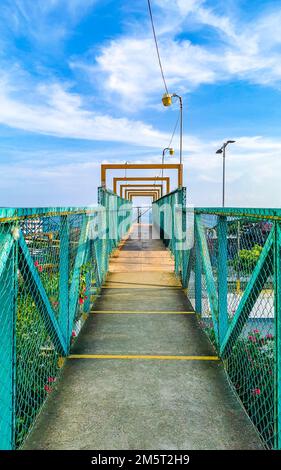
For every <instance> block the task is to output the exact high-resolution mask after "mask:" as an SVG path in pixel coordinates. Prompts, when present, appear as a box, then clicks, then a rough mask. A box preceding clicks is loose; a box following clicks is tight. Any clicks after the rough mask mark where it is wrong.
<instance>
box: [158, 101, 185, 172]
mask: <svg viewBox="0 0 281 470" xmlns="http://www.w3.org/2000/svg"><path fill="white" fill-rule="evenodd" d="M173 98H177V99H178V100H179V103H180V164H182V140H183V136H182V134H183V108H182V97H181V96H179V95H177V94H176V93H172V94H170V93H165V94H164V95H163V97H162V103H163V105H164V106H171V104H172V103H173Z"/></svg>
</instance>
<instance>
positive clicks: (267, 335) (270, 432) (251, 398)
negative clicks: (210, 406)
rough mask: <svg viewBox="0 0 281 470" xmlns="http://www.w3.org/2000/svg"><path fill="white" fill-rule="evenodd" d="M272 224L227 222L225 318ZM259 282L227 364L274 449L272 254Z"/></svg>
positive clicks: (236, 301) (237, 300)
mask: <svg viewBox="0 0 281 470" xmlns="http://www.w3.org/2000/svg"><path fill="white" fill-rule="evenodd" d="M272 226H273V223H272V221H270V220H268V219H266V220H262V221H256V220H254V219H251V218H243V219H240V218H235V219H233V218H228V239H227V242H228V243H227V244H228V278H227V281H228V293H227V305H228V318H229V323H231V321H232V319H233V317H234V315H235V314H236V312H237V310H238V308H239V305H240V303H241V300H242V298H243V295H245V290H246V288H247V285H248V284H249V282H250V279H251V276H253V272H254V270H255V268H256V266H257V263H258V261H259V259H260V257H261V253H262V250H263V249H264V246H265V243H266V240H267V238H268V236H269V233H270V231H271V230H272ZM264 264H265V266H264V269H263V274H262V276H260V277H258V278H257V281H256V286H255V289H254V290H255V291H256V292H257V294H255V296H256V297H257V299H256V300H255V302H254V304H253V306H252V308H251V311H250V314H249V316H248V319H247V321H246V322H245V325H244V327H243V329H242V331H241V333H240V335H239V336H238V337H237V338H236V341H235V343H234V344H233V347H232V350H231V353H230V354H229V356H228V358H227V360H226V361H225V365H226V370H227V372H228V374H229V377H230V379H231V381H232V383H233V386H234V388H235V390H236V392H237V394H238V396H239V398H240V399H241V401H242V403H243V405H244V407H245V409H246V411H247V413H248V414H249V416H250V418H251V419H252V421H253V423H254V424H255V426H256V427H257V429H258V431H259V432H260V434H261V436H262V438H263V440H264V442H265V444H266V446H267V447H269V448H272V447H274V347H275V334H274V284H273V273H274V267H273V256H270V255H269V256H268V257H267V259H266V261H265V263H264Z"/></svg>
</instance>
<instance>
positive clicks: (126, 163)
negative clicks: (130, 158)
mask: <svg viewBox="0 0 281 470" xmlns="http://www.w3.org/2000/svg"><path fill="white" fill-rule="evenodd" d="M128 163H130V162H125V165H128ZM126 177H127V168H125V178H126Z"/></svg>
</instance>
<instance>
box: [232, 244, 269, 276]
mask: <svg viewBox="0 0 281 470" xmlns="http://www.w3.org/2000/svg"><path fill="white" fill-rule="evenodd" d="M261 251H262V247H261V246H260V245H257V244H255V245H254V246H253V247H252V248H251V249H250V250H245V249H244V250H240V251H239V252H238V254H237V255H236V256H235V258H234V259H233V260H232V261H231V264H232V266H233V268H234V269H235V271H236V272H240V273H243V274H250V273H251V272H252V271H253V269H254V267H255V266H256V264H257V261H258V259H259V257H260V254H261Z"/></svg>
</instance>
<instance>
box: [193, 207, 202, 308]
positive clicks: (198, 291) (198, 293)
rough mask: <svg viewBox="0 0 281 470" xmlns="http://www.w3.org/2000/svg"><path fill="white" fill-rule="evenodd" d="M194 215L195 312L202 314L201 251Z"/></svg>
mask: <svg viewBox="0 0 281 470" xmlns="http://www.w3.org/2000/svg"><path fill="white" fill-rule="evenodd" d="M195 217H197V215H194V243H195V312H196V313H198V314H201V313H202V262H201V251H200V245H199V240H198V234H197V229H196V224H195Z"/></svg>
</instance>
